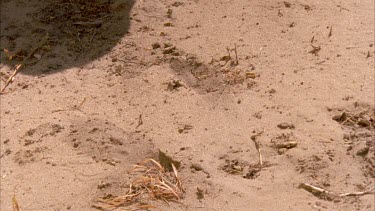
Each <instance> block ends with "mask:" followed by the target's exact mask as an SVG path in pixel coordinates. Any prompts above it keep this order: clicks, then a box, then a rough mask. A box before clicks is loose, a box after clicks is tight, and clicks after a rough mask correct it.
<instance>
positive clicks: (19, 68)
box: [0, 34, 49, 94]
mask: <svg viewBox="0 0 375 211" xmlns="http://www.w3.org/2000/svg"><path fill="white" fill-rule="evenodd" d="M48 38H49V35H48V34H47V35H46V36H45V37H43V39H42V40H41V41H40V42H39V43H38V44H37V45H36V47H34V48H33V49H32V50H31V51H30V52H29V53H28V54H27V56H26V58H24V60H23V61H22V63H21V64H18V65H16V69H15V70H14V72H13V73H12V75H11V76H10V77H9V78H8V80H7V81H6V83H5V85H4V86H3V88H2V89H1V90H0V94H4V90H5V88H7V87H8V86H9V84H10V83H12V82H13V81H14V77H15V76H16V75H17V74H18V73H19V72H20V70H21V67H23V66H25V63H26V61H27V60H29V59H30V58H31V57H32V56H33V55H34V53H35V52H36V51H37V50H38V49H39V48H41V47H42V46H43V45H44V44H45V43H46V42H47V41H48Z"/></svg>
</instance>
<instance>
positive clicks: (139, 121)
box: [135, 114, 143, 128]
mask: <svg viewBox="0 0 375 211" xmlns="http://www.w3.org/2000/svg"><path fill="white" fill-rule="evenodd" d="M142 124H143V120H142V114H140V115H139V118H138V125H137V127H135V128H138V127H139V126H141V125H142Z"/></svg>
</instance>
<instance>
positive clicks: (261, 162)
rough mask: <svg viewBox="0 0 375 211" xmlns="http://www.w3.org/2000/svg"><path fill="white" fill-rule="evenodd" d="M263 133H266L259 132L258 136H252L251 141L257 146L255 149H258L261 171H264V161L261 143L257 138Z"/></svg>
mask: <svg viewBox="0 0 375 211" xmlns="http://www.w3.org/2000/svg"><path fill="white" fill-rule="evenodd" d="M263 133H264V131H262V132H259V133H258V134H256V135H253V136H251V140H253V142H254V144H255V148H256V149H257V151H258V154H259V170H262V167H263V160H262V153H261V151H260V145H259V142H258V141H257V140H256V138H257V137H258V136H260V135H262V134H263Z"/></svg>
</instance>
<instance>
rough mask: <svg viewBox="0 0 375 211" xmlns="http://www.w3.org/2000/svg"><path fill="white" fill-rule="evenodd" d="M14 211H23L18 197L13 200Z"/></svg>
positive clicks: (14, 196)
mask: <svg viewBox="0 0 375 211" xmlns="http://www.w3.org/2000/svg"><path fill="white" fill-rule="evenodd" d="M12 205H13V211H21V209H20V206H19V205H18V202H17V199H16V195H13V198H12Z"/></svg>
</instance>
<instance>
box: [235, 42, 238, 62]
mask: <svg viewBox="0 0 375 211" xmlns="http://www.w3.org/2000/svg"><path fill="white" fill-rule="evenodd" d="M234 53H235V54H236V65H238V55H237V45H236V43H235V44H234Z"/></svg>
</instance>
